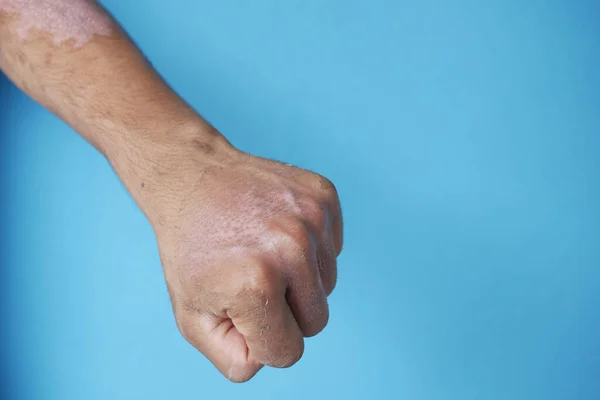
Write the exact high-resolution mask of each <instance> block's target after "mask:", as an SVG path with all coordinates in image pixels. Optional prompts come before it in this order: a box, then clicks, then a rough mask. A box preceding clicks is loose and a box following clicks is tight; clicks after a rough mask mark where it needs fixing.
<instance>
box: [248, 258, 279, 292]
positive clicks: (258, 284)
mask: <svg viewBox="0 0 600 400" xmlns="http://www.w3.org/2000/svg"><path fill="white" fill-rule="evenodd" d="M243 285H244V292H251V293H253V294H258V295H264V296H266V295H267V293H270V292H271V290H272V289H274V287H275V286H276V275H275V272H274V271H273V269H272V268H270V267H269V266H268V265H266V264H265V263H262V262H258V263H256V265H254V266H253V267H252V268H249V269H248V271H247V272H246V277H245V281H244V284H243Z"/></svg>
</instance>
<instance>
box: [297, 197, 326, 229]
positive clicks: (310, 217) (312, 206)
mask: <svg viewBox="0 0 600 400" xmlns="http://www.w3.org/2000/svg"><path fill="white" fill-rule="evenodd" d="M303 211H304V217H305V218H306V219H307V221H308V222H310V223H311V224H312V225H313V226H314V227H316V228H317V229H323V228H324V227H325V225H326V224H327V219H328V216H327V211H326V207H325V206H324V205H322V204H320V203H319V202H317V201H314V200H310V201H307V202H305V205H304V210H303Z"/></svg>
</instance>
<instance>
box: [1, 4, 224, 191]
mask: <svg viewBox="0 0 600 400" xmlns="http://www.w3.org/2000/svg"><path fill="white" fill-rule="evenodd" d="M0 68H2V70H3V71H4V72H5V73H6V74H7V75H8V76H9V78H11V79H12V80H13V81H14V82H15V84H16V85H18V86H19V87H20V88H21V89H22V90H24V91H25V92H26V93H27V94H28V95H30V96H31V97H32V98H33V99H34V100H36V101H38V102H39V103H41V104H42V105H43V106H45V107H46V108H48V109H49V110H51V111H52V112H53V113H55V114H56V115H58V116H59V117H60V118H61V119H63V120H64V121H66V122H67V123H68V124H69V125H71V126H72V127H73V128H74V129H75V130H76V131H77V132H79V133H80V134H81V135H82V136H83V137H85V138H86V139H87V140H88V141H89V142H90V143H92V144H93V145H94V146H95V147H96V148H97V149H98V150H100V151H101V152H102V153H103V154H104V155H105V156H106V157H107V158H108V160H109V161H110V162H111V164H112V165H113V166H114V168H115V169H116V170H117V173H118V174H119V175H120V176H121V178H122V180H123V181H124V183H125V184H126V186H127V187H128V188H129V189H130V191H131V192H132V194H133V195H134V197H140V196H142V194H141V193H137V192H140V190H139V188H141V187H142V186H144V187H146V186H150V187H148V189H147V190H146V192H151V185H152V180H153V179H154V178H153V174H162V173H165V171H160V170H157V168H159V167H160V166H162V167H164V169H166V170H168V169H169V165H165V164H170V163H174V162H175V161H174V160H173V159H172V157H170V156H169V153H170V152H175V151H177V152H180V151H185V147H186V146H188V145H189V147H190V148H191V147H193V146H192V145H193V144H194V143H195V144H196V147H199V148H203V147H205V148H210V146H211V144H210V143H211V142H213V141H215V140H217V141H220V142H221V141H224V139H222V138H221V137H220V135H219V134H217V133H216V132H215V131H214V130H212V129H211V128H210V126H209V125H208V124H207V123H205V122H204V121H203V120H202V119H201V118H200V116H198V115H197V114H196V113H195V112H194V111H193V110H192V109H191V108H190V107H189V106H188V105H187V104H186V103H185V102H184V101H183V100H181V99H180V98H179V96H177V95H176V94H175V93H174V92H173V91H172V90H171V89H170V88H169V87H168V85H166V84H165V83H164V82H163V81H162V79H161V78H160V77H159V76H158V74H157V73H156V72H155V71H154V70H153V68H152V67H151V65H150V64H149V63H148V62H147V61H146V59H145V58H144V56H143V55H142V54H141V52H140V51H139V50H138V49H137V48H136V47H135V45H134V44H133V43H132V42H131V41H130V40H129V38H128V37H127V35H126V34H125V33H124V32H123V31H122V30H121V29H120V27H119V26H118V24H117V23H116V22H115V21H114V20H113V19H112V18H111V17H110V16H109V15H108V13H106V12H105V11H104V10H103V9H102V8H101V7H100V6H99V5H98V4H96V2H94V1H88V0H28V1H24V0H0ZM172 168H177V166H172ZM138 186H139V188H138ZM136 200H137V198H136Z"/></svg>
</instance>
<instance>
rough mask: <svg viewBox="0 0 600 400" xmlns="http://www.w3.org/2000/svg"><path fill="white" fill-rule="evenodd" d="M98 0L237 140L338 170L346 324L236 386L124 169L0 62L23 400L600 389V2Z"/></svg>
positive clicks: (12, 316)
mask: <svg viewBox="0 0 600 400" xmlns="http://www.w3.org/2000/svg"><path fill="white" fill-rule="evenodd" d="M104 4H105V5H106V6H107V8H108V9H109V10H110V11H111V12H113V13H114V15H115V16H116V17H117V18H118V19H119V20H120V21H121V22H122V23H123V25H124V26H125V28H126V29H127V30H128V31H129V32H130V34H131V35H132V37H133V38H134V39H135V40H136V41H137V42H138V43H139V45H140V47H141V48H142V49H143V50H144V51H145V53H146V54H147V55H148V57H149V58H150V60H151V61H152V62H153V63H154V64H155V66H156V68H157V69H158V70H159V71H160V72H161V73H162V74H163V75H164V76H165V78H166V79H167V80H168V81H169V82H170V83H171V84H172V85H173V86H174V88H175V89H176V90H177V91H178V92H179V93H180V94H181V95H182V96H183V97H184V98H185V99H186V100H188V101H189V102H190V103H191V104H192V105H193V106H194V107H195V108H196V109H198V110H199V111H200V112H201V113H202V114H203V115H205V116H206V117H207V118H208V119H209V120H210V121H211V122H212V123H213V124H214V125H216V126H217V127H218V128H219V129H220V130H221V131H222V132H223V133H224V134H225V135H226V136H227V137H228V138H230V140H231V141H232V142H233V143H234V144H235V145H237V146H239V147H241V148H242V149H244V150H246V151H249V152H252V153H255V154H257V155H261V156H266V157H273V158H276V159H280V160H285V161H287V162H290V163H294V164H297V165H300V166H302V167H305V168H309V169H313V170H316V171H319V172H320V173H322V174H324V175H326V176H328V177H330V178H331V179H332V180H333V181H334V182H335V183H336V184H337V185H338V187H339V191H340V194H341V199H342V203H343V206H344V212H345V222H346V248H345V251H344V253H343V255H342V256H341V258H340V260H339V268H340V274H339V275H340V280H339V285H338V288H337V290H336V291H335V292H334V294H333V296H332V297H331V312H332V314H331V321H330V325H329V326H328V328H327V329H326V330H325V331H324V332H323V333H322V334H321V335H319V336H317V337H316V338H313V339H310V340H308V343H307V348H306V352H305V356H304V358H303V359H302V360H301V361H300V363H299V364H297V365H296V366H294V367H293V368H292V369H289V370H270V369H269V370H263V371H262V372H261V373H260V374H259V375H258V376H257V377H256V378H255V379H254V380H252V381H251V382H249V383H248V384H244V385H234V384H230V383H228V382H227V381H226V380H225V379H224V378H222V377H221V376H220V375H219V374H218V372H217V371H216V370H215V369H214V368H213V367H212V366H211V365H210V364H209V363H208V362H207V361H206V360H205V359H204V358H203V356H201V355H200V354H199V353H197V352H196V351H195V350H194V349H193V348H192V347H191V346H190V345H188V344H187V343H186V342H185V341H184V340H183V339H182V338H181V337H180V335H179V333H178V331H177V329H176V326H175V323H174V319H173V316H172V313H171V308H170V304H169V301H168V296H167V292H166V288H165V284H164V282H163V276H162V272H161V269H160V264H159V258H158V254H157V249H156V245H155V242H154V238H153V235H152V232H151V229H150V226H149V224H148V223H147V222H146V221H145V219H144V217H143V216H142V214H141V213H140V212H139V211H138V210H137V208H136V207H135V205H134V203H133V201H132V200H131V199H130V198H129V196H128V194H127V193H126V191H125V190H124V189H123V187H122V186H121V184H120V183H119V181H118V179H117V177H116V176H115V175H114V173H113V172H112V170H111V169H110V168H109V166H108V164H107V163H106V162H105V160H104V159H103V158H102V157H101V156H100V155H98V154H97V153H96V152H94V150H93V149H92V148H91V146H89V145H88V144H87V143H85V142H84V141H83V140H82V139H81V138H79V137H78V136H77V135H76V134H75V133H74V132H73V131H72V130H71V129H70V128H68V127H67V126H66V125H65V124H64V123H62V122H60V121H59V120H58V119H57V118H56V117H54V116H52V115H51V114H49V113H48V112H46V111H45V110H43V109H42V108H41V107H40V106H38V105H36V104H35V103H34V102H33V101H31V100H29V99H27V98H26V97H25V95H23V94H22V93H20V92H19V91H18V90H17V89H15V88H14V87H12V86H11V85H10V84H9V83H8V82H7V81H6V79H5V78H2V79H3V80H2V81H1V83H0V85H1V87H0V91H1V94H0V101H1V107H0V130H1V133H2V134H1V135H0V140H1V147H0V152H1V158H0V167H1V169H0V176H1V179H2V186H1V187H2V208H1V214H0V217H1V236H2V252H1V254H0V257H1V261H2V270H1V272H2V277H1V278H2V280H1V291H0V296H1V306H2V309H3V310H2V312H3V314H2V338H1V339H2V340H1V348H2V371H3V372H2V375H3V376H2V387H3V390H4V391H5V392H6V393H5V396H10V397H5V398H23V399H28V398H31V399H61V400H66V399H134V398H140V399H141V398H143V399H179V398H181V399H183V398H185V399H190V398H198V399H203V398H225V399H229V398H231V399H234V398H236V399H262V400H265V399H288V400H293V399H315V398H316V399H321V398H323V399H416V400H419V399H460V400H465V399H503V400H504V399H527V400H530V399H569V400H571V399H577V400H584V399H598V398H600V238H599V237H600V74H599V73H598V71H600V67H599V65H598V64H599V62H600V43H599V42H600V28H599V27H598V21H599V20H600V6H599V3H598V2H594V1H566V0H564V1H558V0H554V1H553V0H545V1H517V0H503V1H501V0H497V1H475V0H472V1H453V2H450V1H441V0H421V1H413V2H409V1H391V0H390V1H384V0H376V1H373V0H371V1H351V0H344V1H342V0H338V1H333V0H320V1H317V0H312V1H306V0H303V1H301V0H288V1H276V0H271V1H267V0H260V1H259V0H255V1H241V0H238V1H233V0H227V1H192V0H174V1H170V2H165V1H159V0H153V1H150V0H144V1H142V0H139V1H118V0H111V1H108V0H107V1H105V2H104Z"/></svg>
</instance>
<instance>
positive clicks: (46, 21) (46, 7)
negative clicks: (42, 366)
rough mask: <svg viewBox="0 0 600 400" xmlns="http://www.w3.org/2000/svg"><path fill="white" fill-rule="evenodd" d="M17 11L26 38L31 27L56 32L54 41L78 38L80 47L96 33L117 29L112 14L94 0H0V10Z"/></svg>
mask: <svg viewBox="0 0 600 400" xmlns="http://www.w3.org/2000/svg"><path fill="white" fill-rule="evenodd" d="M3 11H4V12H6V13H9V14H16V15H17V16H18V19H17V20H16V22H15V23H14V28H15V30H16V33H17V35H19V37H21V39H23V40H26V39H27V38H28V37H29V35H30V33H31V31H38V32H43V33H48V34H50V35H52V40H53V42H54V44H56V45H59V44H61V43H63V42H66V41H74V44H75V47H76V48H79V47H81V46H83V45H84V44H86V43H87V42H89V41H90V40H91V39H92V37H93V36H95V35H102V36H109V35H110V34H112V33H113V31H114V24H113V21H112V19H111V17H110V16H109V15H108V13H106V12H105V11H104V10H103V9H102V7H101V6H99V5H98V4H97V3H96V2H94V1H83V0H0V12H3Z"/></svg>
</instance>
